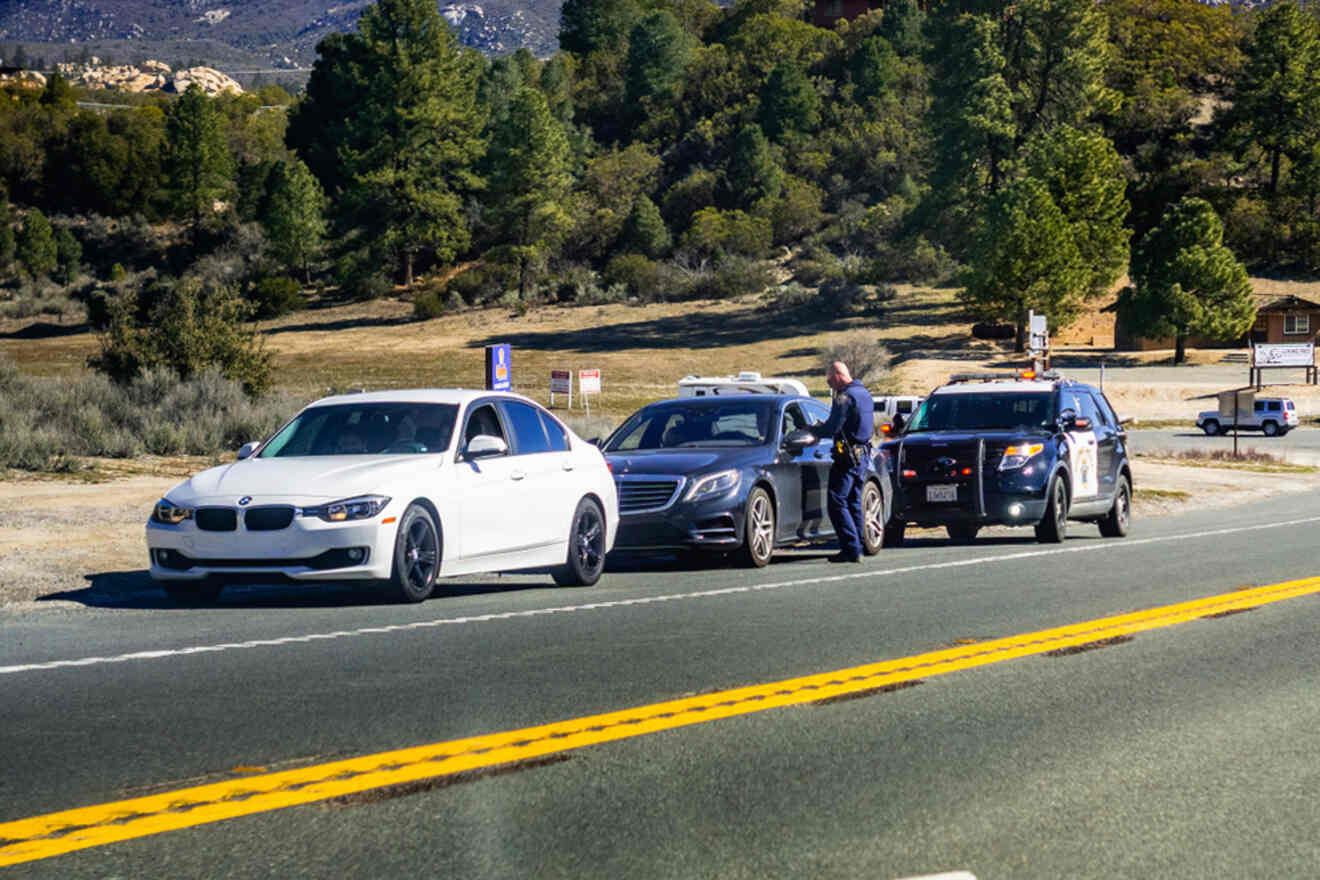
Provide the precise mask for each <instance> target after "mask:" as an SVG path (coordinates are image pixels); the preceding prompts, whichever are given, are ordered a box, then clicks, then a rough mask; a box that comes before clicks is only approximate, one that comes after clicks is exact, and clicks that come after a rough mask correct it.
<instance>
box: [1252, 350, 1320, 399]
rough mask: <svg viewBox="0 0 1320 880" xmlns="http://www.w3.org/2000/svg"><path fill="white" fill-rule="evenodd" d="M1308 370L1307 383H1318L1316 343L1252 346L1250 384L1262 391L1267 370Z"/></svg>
mask: <svg viewBox="0 0 1320 880" xmlns="http://www.w3.org/2000/svg"><path fill="white" fill-rule="evenodd" d="M1298 367H1302V368H1304V369H1305V370H1306V381H1307V382H1308V383H1309V384H1311V385H1315V384H1316V383H1317V377H1316V366H1315V343H1314V342H1260V343H1256V344H1254V345H1252V346H1251V371H1250V373H1249V374H1248V380H1247V381H1248V382H1249V383H1250V384H1252V385H1255V386H1256V390H1257V391H1259V390H1261V386H1262V385H1264V379H1263V378H1262V373H1263V372H1264V371H1265V370H1274V369H1288V368H1291V369H1296V368H1298Z"/></svg>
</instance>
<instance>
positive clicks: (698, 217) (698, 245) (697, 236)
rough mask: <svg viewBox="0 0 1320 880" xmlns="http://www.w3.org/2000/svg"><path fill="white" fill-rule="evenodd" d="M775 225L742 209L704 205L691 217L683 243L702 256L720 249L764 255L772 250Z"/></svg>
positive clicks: (731, 252) (746, 254) (720, 251)
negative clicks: (722, 208)
mask: <svg viewBox="0 0 1320 880" xmlns="http://www.w3.org/2000/svg"><path fill="white" fill-rule="evenodd" d="M771 239H772V229H771V226H770V221H769V220H768V219H766V218H765V217H755V216H753V215H751V214H748V213H745V212H743V211H721V210H719V209H718V208H703V209H701V210H700V211H698V212H697V213H696V214H695V215H693V217H692V226H691V228H689V229H688V231H687V232H685V233H684V234H683V242H682V244H683V247H684V248H686V249H687V250H689V251H691V252H693V253H695V254H700V255H703V256H715V255H716V254H720V253H729V254H739V255H742V256H745V257H761V256H764V255H765V254H766V253H767V252H768V251H769V250H770V242H771Z"/></svg>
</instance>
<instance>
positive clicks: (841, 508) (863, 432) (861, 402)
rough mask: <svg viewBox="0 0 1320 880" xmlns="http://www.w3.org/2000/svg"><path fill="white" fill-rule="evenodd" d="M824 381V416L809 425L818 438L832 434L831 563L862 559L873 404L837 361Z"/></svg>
mask: <svg viewBox="0 0 1320 880" xmlns="http://www.w3.org/2000/svg"><path fill="white" fill-rule="evenodd" d="M825 381H826V382H828V383H829V386H830V388H832V389H834V406H833V407H832V408H831V409H830V415H829V418H827V419H826V420H825V421H823V422H819V423H817V424H815V425H812V426H811V430H812V431H813V432H814V433H815V434H816V436H818V437H826V436H832V437H833V438H834V447H833V452H834V460H833V463H832V464H831V466H830V489H829V495H828V496H827V503H826V509H827V510H828V511H829V514H830V522H831V523H833V524H834V534H835V535H837V536H838V538H839V552H838V553H837V554H836V555H834V556H831V557H830V562H861V561H862V530H863V529H864V528H865V527H866V526H865V521H864V520H863V518H862V486H864V485H865V483H866V462H867V459H868V458H869V457H870V455H871V432H872V430H874V428H875V403H874V402H873V401H872V400H871V393H870V392H869V391H867V390H866V388H865V386H863V385H862V383H861V382H858V381H856V380H855V379H853V377H852V374H851V373H850V372H849V371H848V365H847V364H845V363H843V362H842V361H835V362H834V363H832V364H830V368H829V370H828V371H827V372H826V374H825Z"/></svg>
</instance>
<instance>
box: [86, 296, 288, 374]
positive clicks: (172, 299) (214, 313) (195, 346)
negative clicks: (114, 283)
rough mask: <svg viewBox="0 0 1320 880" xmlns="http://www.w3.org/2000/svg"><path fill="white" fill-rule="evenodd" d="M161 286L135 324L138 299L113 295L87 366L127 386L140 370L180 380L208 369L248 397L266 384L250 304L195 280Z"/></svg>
mask: <svg viewBox="0 0 1320 880" xmlns="http://www.w3.org/2000/svg"><path fill="white" fill-rule="evenodd" d="M159 286H161V287H165V288H166V289H165V291H164V294H163V295H162V297H161V299H160V301H159V302H157V303H156V304H155V305H154V306H153V307H152V309H151V314H150V317H149V319H148V320H147V321H146V322H145V323H143V322H140V321H138V320H137V319H136V318H137V315H136V312H137V298H136V296H134V295H133V294H132V293H131V292H125V293H124V294H121V295H120V296H119V297H117V298H116V299H115V300H114V301H113V302H112V303H111V308H110V321H109V325H108V327H107V328H106V330H105V331H104V332H103V333H102V335H101V354H100V355H99V356H97V357H93V358H91V359H90V360H89V362H88V363H89V365H90V366H92V367H93V368H94V369H97V370H99V371H100V372H103V373H105V374H106V375H108V376H110V377H111V378H112V379H115V380H117V381H120V382H126V381H129V380H131V379H133V378H134V377H136V376H137V375H138V374H139V373H141V372H142V370H144V369H146V368H151V367H164V368H167V369H169V370H171V371H173V372H174V373H175V374H177V375H178V376H180V377H181V378H183V379H189V378H191V377H193V376H195V375H197V374H199V373H201V372H203V371H204V370H206V369H207V368H212V367H213V368H215V369H217V370H219V371H220V373H221V374H223V375H224V376H225V377H226V378H228V379H231V380H234V381H236V382H240V383H242V385H243V387H244V388H245V389H246V390H247V391H248V392H249V393H251V394H260V393H261V392H263V391H265V390H266V389H267V388H268V387H269V386H270V381H271V365H270V354H269V352H267V351H266V350H265V348H264V345H263V340H262V337H261V335H260V334H259V333H258V332H257V331H256V329H255V328H254V327H251V326H249V325H247V324H246V322H247V321H248V320H249V319H250V318H251V316H252V306H251V304H249V303H248V302H246V301H245V300H244V299H243V298H242V297H240V296H239V295H238V294H237V292H236V291H234V290H233V288H230V287H225V286H221V287H214V288H205V287H203V286H202V283H201V282H200V281H198V280H197V279H195V278H186V279H183V280H182V281H179V282H177V283H175V284H173V285H165V284H163V283H162V284H161V285H159Z"/></svg>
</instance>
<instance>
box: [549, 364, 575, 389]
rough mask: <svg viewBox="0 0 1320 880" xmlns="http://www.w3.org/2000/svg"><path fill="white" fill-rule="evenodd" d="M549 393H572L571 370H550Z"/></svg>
mask: <svg viewBox="0 0 1320 880" xmlns="http://www.w3.org/2000/svg"><path fill="white" fill-rule="evenodd" d="M550 393H551V394H572V393H573V372H572V371H571V370H551V371H550Z"/></svg>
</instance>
